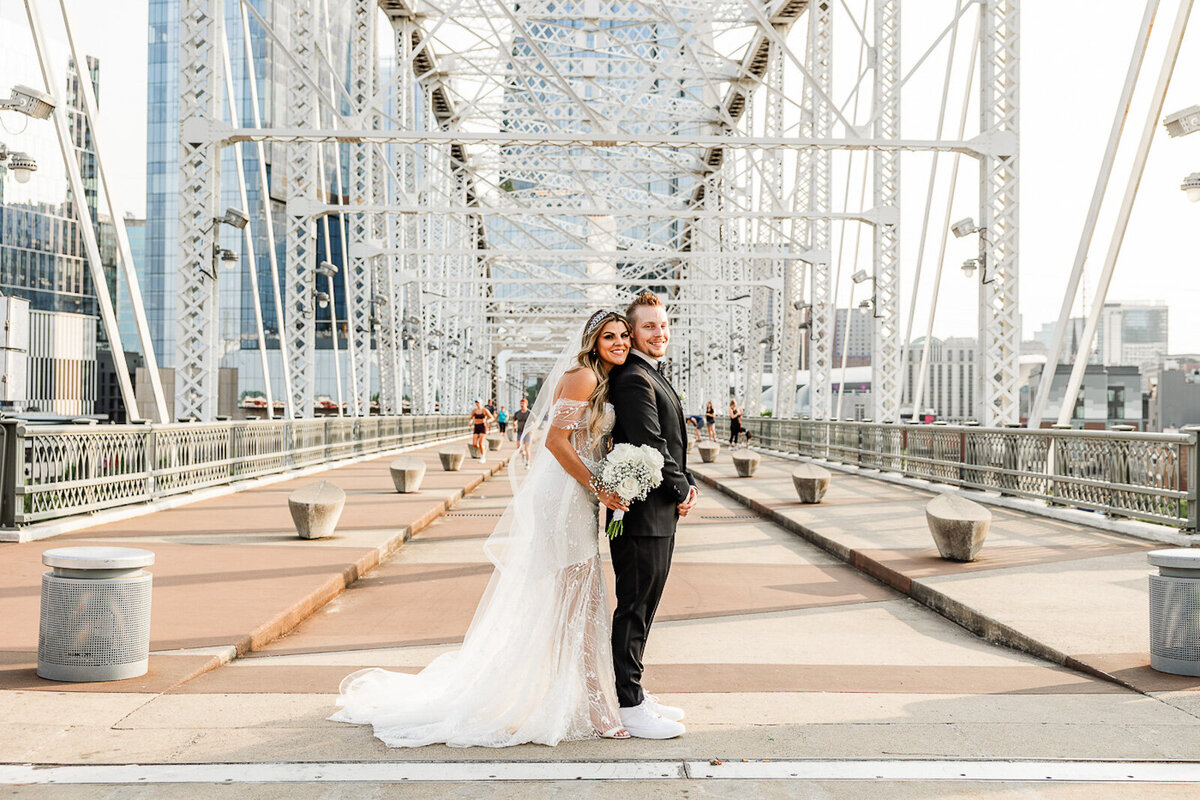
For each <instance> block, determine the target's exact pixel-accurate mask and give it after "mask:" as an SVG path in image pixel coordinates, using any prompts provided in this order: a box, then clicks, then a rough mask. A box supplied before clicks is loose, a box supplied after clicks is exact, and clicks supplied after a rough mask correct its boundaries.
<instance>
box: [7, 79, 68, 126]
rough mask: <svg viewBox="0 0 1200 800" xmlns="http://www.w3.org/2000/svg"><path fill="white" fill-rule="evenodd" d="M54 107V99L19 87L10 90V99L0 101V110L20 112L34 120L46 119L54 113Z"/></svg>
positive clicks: (27, 88) (26, 87) (36, 91)
mask: <svg viewBox="0 0 1200 800" xmlns="http://www.w3.org/2000/svg"><path fill="white" fill-rule="evenodd" d="M54 105H55V103H54V98H53V97H51V96H50V95H48V94H46V93H45V92H39V91H38V90H37V89H31V88H29V87H28V86H20V85H18V86H14V87H13V88H12V97H10V98H9V99H8V100H4V101H0V108H7V109H11V110H12V111H20V112H21V113H22V114H24V115H26V116H29V117H33V118H34V119H48V118H49V117H50V114H51V112H53V111H54Z"/></svg>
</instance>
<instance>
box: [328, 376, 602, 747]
mask: <svg viewBox="0 0 1200 800" xmlns="http://www.w3.org/2000/svg"><path fill="white" fill-rule="evenodd" d="M546 422H547V423H548V424H549V425H552V426H554V427H557V428H563V429H566V430H569V431H570V434H569V438H570V441H571V444H572V446H573V447H574V449H575V452H576V453H578V455H579V457H580V458H581V459H582V460H583V461H584V463H585V464H586V465H587V466H588V468H589V469H591V470H592V471H595V470H596V465H597V460H598V459H600V458H602V457H603V444H602V443H603V439H604V436H606V435H607V434H608V433H609V432H610V431H611V430H612V427H613V410H612V406H611V405H606V406H605V413H604V418H603V420H602V424H601V426H600V429H599V430H600V432H599V434H597V435H591V434H590V432H589V428H590V426H589V424H588V422H589V419H588V408H587V404H586V403H582V402H576V401H572V400H565V399H564V400H557V401H554V402H553V404H552V406H551V407H550V409H549V413H548V414H546ZM535 441H536V440H535ZM510 475H515V473H513V472H510ZM514 480H516V479H515V477H514ZM600 519H601V517H600V516H599V505H598V503H597V502H596V501H595V499H594V498H593V496H592V494H591V492H589V491H588V490H587V489H586V488H585V487H584V486H582V485H580V484H579V482H578V481H576V480H575V479H574V478H572V477H571V476H570V475H568V474H567V472H566V471H565V470H564V469H563V468H562V465H560V464H559V463H558V461H557V459H555V457H554V455H553V454H552V453H550V452H549V451H548V450H546V449H545V448H542V447H539V448H538V450H537V452H536V453H535V454H534V458H533V461H532V464H531V466H530V470H529V473H528V475H526V476H525V479H524V481H523V482H522V483H521V485H520V486H519V487H518V488H517V489H516V491H515V494H514V497H513V500H512V502H511V504H510V505H509V507H508V509H507V510H506V511H505V513H504V515H503V516H502V518H501V521H500V523H499V525H497V528H496V530H495V532H494V533H493V534H492V535H491V536H490V537H489V538H488V542H487V545H486V546H485V551H486V552H487V555H488V557H489V559H491V561H492V562H493V564H494V565H495V571H494V572H493V573H492V578H491V580H490V581H489V583H488V586H487V590H486V591H485V592H484V594H483V598H482V599H481V600H480V602H479V606H478V607H477V608H476V610H475V617H474V619H473V620H472V621H471V625H470V628H469V629H468V630H467V634H466V638H465V639H464V640H463V644H462V647H461V649H459V650H458V651H456V652H451V653H446V654H443V655H441V656H439V657H438V658H437V659H435V660H434V661H433V662H432V663H431V664H430V665H429V666H428V667H426V668H425V669H424V670H422V671H421V672H420V673H419V674H416V675H410V674H403V673H396V672H389V671H387V670H383V669H366V670H360V671H358V672H355V673H353V674H351V675H349V676H347V677H346V678H345V679H344V680H343V681H342V685H341V696H340V698H339V699H338V705H339V706H341V710H339V711H338V712H337V713H336V714H334V715H333V716H332V717H330V719H331V720H336V721H339V722H349V723H357V724H361V725H372V726H374V729H375V736H377V737H378V738H379V739H381V740H382V741H383V742H384V743H385V744H387V745H388V746H389V747H419V746H422V745H427V744H434V743H444V744H448V745H450V746H451V747H471V746H484V747H506V746H508V745H516V744H524V743H527V742H537V743H539V744H546V745H554V744H557V743H558V742H561V741H565V740H569V739H587V738H591V737H594V736H597V735H598V734H600V733H607V732H610V731H612V730H614V729H618V728H620V726H621V719H620V713H619V707H618V703H617V697H616V687H615V680H614V678H613V666H612V645H611V642H610V625H611V623H610V618H609V609H608V601H607V598H606V595H605V592H604V578H603V574H602V572H601V567H600V553H599V546H598V540H599V535H600V528H599V525H600Z"/></svg>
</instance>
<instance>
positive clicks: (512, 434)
mask: <svg viewBox="0 0 1200 800" xmlns="http://www.w3.org/2000/svg"><path fill="white" fill-rule="evenodd" d="M504 438H505V439H508V440H509V441H510V442H515V441H516V440H517V429H516V428H513V427H510V428H509V429H508V430H506V431H505V432H504Z"/></svg>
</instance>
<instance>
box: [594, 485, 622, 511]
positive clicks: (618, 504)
mask: <svg viewBox="0 0 1200 800" xmlns="http://www.w3.org/2000/svg"><path fill="white" fill-rule="evenodd" d="M596 498H597V499H598V500H599V501H600V502H601V504H603V505H604V506H605V507H606V508H610V509H612V510H613V511H628V510H629V506H628V505H627V504H626V503H625V501H624V500H622V499H621V497H620V495H618V494H617V493H616V492H609V491H605V490H604V489H601V490H600V491H598V492H596Z"/></svg>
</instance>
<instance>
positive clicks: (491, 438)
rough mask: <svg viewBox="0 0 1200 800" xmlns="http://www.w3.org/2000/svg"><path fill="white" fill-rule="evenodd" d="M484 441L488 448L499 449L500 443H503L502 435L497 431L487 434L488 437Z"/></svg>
mask: <svg viewBox="0 0 1200 800" xmlns="http://www.w3.org/2000/svg"><path fill="white" fill-rule="evenodd" d="M484 441H485V442H487V449H488V450H499V449H500V445H502V444H504V437H503V436H501V435H500V434H498V433H492V434H488V437H487V438H486V439H484Z"/></svg>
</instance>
